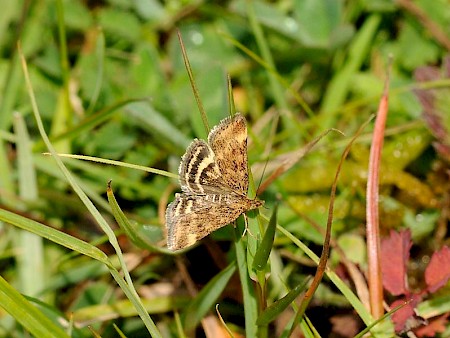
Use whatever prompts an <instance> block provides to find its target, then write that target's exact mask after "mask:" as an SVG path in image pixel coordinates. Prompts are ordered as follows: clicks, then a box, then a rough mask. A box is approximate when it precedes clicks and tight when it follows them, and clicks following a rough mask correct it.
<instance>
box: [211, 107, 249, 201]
mask: <svg viewBox="0 0 450 338" xmlns="http://www.w3.org/2000/svg"><path fill="white" fill-rule="evenodd" d="M208 143H209V144H210V146H211V149H212V151H213V152H214V154H215V160H216V163H217V165H218V167H219V170H220V173H221V174H222V180H223V183H224V184H225V185H227V186H228V187H230V188H231V189H232V190H233V191H235V192H236V193H238V194H240V195H242V196H247V189H248V168H247V165H248V160H247V123H246V121H245V118H244V116H242V115H241V114H236V115H234V116H233V117H228V118H226V119H224V120H222V121H221V122H220V123H219V124H218V125H217V126H216V127H214V129H213V130H212V131H211V132H210V133H209V135H208Z"/></svg>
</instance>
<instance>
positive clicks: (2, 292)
mask: <svg viewBox="0 0 450 338" xmlns="http://www.w3.org/2000/svg"><path fill="white" fill-rule="evenodd" d="M0 306H1V307H2V308H3V309H4V310H6V311H7V312H8V313H9V314H10V315H11V316H13V317H14V318H15V319H16V320H17V321H18V322H19V323H20V324H21V325H22V326H23V327H24V328H25V329H26V330H27V331H28V332H30V333H31V334H32V335H33V336H34V337H47V338H52V337H55V338H60V337H69V335H68V334H67V333H65V332H64V331H63V330H62V329H61V327H59V326H58V325H56V324H54V323H53V322H52V321H50V319H48V318H47V317H46V316H45V315H44V314H43V313H42V312H41V311H39V310H38V309H37V308H36V307H35V306H33V305H32V304H31V303H30V302H29V301H27V300H26V299H25V297H23V296H22V295H21V294H20V293H19V292H17V291H16V290H15V289H14V288H13V287H12V286H11V285H10V284H8V282H6V280H4V279H3V278H2V277H1V276H0Z"/></svg>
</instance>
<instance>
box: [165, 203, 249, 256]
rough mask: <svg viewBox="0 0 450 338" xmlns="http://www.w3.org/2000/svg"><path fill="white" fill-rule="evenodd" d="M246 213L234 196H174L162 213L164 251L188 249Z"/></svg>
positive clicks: (243, 205) (245, 207)
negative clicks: (164, 218)
mask: <svg viewBox="0 0 450 338" xmlns="http://www.w3.org/2000/svg"><path fill="white" fill-rule="evenodd" d="M225 198H226V199H227V201H224V200H223V199H225ZM249 201H251V200H249ZM246 210H248V205H247V203H246V202H245V200H244V201H242V198H241V197H238V196H233V195H228V196H227V197H225V196H224V195H187V194H177V195H176V198H175V201H173V202H172V203H170V204H169V206H168V207H167V211H166V218H167V222H168V223H167V230H168V233H167V247H168V248H169V249H170V250H180V249H183V248H185V247H188V246H191V245H192V244H194V243H195V242H197V241H199V240H201V239H202V238H204V237H205V236H207V235H209V234H210V233H211V232H213V231H215V230H217V229H220V228H221V227H223V226H225V225H227V224H229V223H231V222H233V221H234V220H236V219H237V218H238V217H239V215H241V214H242V213H243V212H245V211H246Z"/></svg>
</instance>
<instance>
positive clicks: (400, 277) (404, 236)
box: [381, 230, 412, 296]
mask: <svg viewBox="0 0 450 338" xmlns="http://www.w3.org/2000/svg"><path fill="white" fill-rule="evenodd" d="M411 246H412V242H411V232H410V231H409V230H405V231H401V232H400V233H398V232H395V231H391V233H390V236H389V237H387V238H384V239H383V240H382V241H381V272H382V275H383V286H384V288H385V289H386V290H388V291H389V292H390V293H391V294H393V295H394V296H398V295H404V294H407V293H408V285H407V283H406V264H407V263H408V259H409V249H410V248H411Z"/></svg>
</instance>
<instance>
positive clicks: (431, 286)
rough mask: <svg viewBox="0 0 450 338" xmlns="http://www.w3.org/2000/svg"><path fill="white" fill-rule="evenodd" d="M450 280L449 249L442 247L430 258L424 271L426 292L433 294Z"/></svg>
mask: <svg viewBox="0 0 450 338" xmlns="http://www.w3.org/2000/svg"><path fill="white" fill-rule="evenodd" d="M449 279H450V248H449V247H448V246H444V247H443V248H442V249H441V250H439V251H437V252H435V253H434V254H433V256H431V260H430V263H429V264H428V266H427V268H426V270H425V282H426V283H427V286H428V291H430V292H435V291H436V290H438V289H439V288H441V287H443V286H444V285H445V284H447V282H448V280H449Z"/></svg>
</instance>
